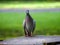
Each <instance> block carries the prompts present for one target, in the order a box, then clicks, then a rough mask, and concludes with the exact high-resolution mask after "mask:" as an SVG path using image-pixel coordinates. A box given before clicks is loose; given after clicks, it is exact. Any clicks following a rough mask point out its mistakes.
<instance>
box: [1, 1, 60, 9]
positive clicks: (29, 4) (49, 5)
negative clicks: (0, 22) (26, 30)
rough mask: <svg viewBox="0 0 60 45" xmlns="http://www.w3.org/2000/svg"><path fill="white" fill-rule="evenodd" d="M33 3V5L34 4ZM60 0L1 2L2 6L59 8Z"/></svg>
mask: <svg viewBox="0 0 60 45" xmlns="http://www.w3.org/2000/svg"><path fill="white" fill-rule="evenodd" d="M32 4H33V5H32ZM59 7H60V2H11V3H10V2H8V3H0V8H3V9H4V8H8V9H10V8H30V9H36V8H59Z"/></svg>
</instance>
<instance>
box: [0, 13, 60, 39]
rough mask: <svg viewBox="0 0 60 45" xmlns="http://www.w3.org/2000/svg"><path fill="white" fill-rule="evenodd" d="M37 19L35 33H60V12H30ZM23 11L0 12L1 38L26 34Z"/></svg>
mask: <svg viewBox="0 0 60 45" xmlns="http://www.w3.org/2000/svg"><path fill="white" fill-rule="evenodd" d="M30 13H31V16H32V17H33V18H34V19H35V20H36V29H35V32H34V35H60V12H30ZM24 18H25V13H23V12H0V40H1V39H5V38H7V37H8V38H9V37H16V36H22V35H24V31H23V27H22V22H23V20H24Z"/></svg>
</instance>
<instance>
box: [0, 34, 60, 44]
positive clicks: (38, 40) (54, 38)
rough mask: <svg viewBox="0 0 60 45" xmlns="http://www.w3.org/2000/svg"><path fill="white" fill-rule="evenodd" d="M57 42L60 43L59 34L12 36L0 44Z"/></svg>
mask: <svg viewBox="0 0 60 45" xmlns="http://www.w3.org/2000/svg"><path fill="white" fill-rule="evenodd" d="M57 42H59V43H60V36H44V35H38V36H34V37H24V36H22V37H17V38H12V39H8V40H4V41H2V42H1V43H0V44H21V45H22V44H24V45H28V44H31V45H33V44H34V45H35V44H36V45H39V44H40V45H43V44H44V45H48V44H51V45H52V44H55V43H56V44H58V43H57Z"/></svg>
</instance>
